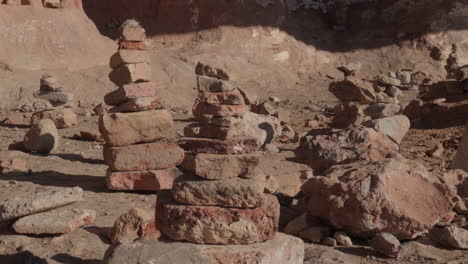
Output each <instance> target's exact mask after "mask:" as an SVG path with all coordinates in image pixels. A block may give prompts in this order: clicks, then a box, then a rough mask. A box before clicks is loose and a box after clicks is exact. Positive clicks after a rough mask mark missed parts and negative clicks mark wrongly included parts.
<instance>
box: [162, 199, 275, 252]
mask: <svg viewBox="0 0 468 264" xmlns="http://www.w3.org/2000/svg"><path fill="white" fill-rule="evenodd" d="M279 214H280V205H279V203H278V200H277V198H276V197H275V196H272V195H265V198H264V199H263V201H262V203H261V205H260V206H259V207H256V208H244V209H241V208H225V207H217V206H189V205H181V204H177V203H176V202H175V201H174V199H173V198H172V194H171V192H170V191H161V192H159V193H158V199H157V202H156V215H157V217H156V226H157V227H158V228H159V230H161V233H162V234H163V235H165V236H167V237H168V238H170V239H172V240H176V241H188V242H192V243H197V244H222V245H229V244H253V243H256V242H262V241H266V240H271V239H273V238H274V237H275V235H276V232H277V230H278V223H279Z"/></svg>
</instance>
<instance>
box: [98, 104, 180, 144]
mask: <svg viewBox="0 0 468 264" xmlns="http://www.w3.org/2000/svg"><path fill="white" fill-rule="evenodd" d="M99 131H100V132H101V134H102V136H103V137H104V140H105V141H106V143H107V144H108V145H111V146H126V145H131V144H135V143H141V142H143V143H144V142H152V141H155V140H158V139H162V138H168V139H173V138H174V136H175V134H174V131H173V121H172V116H171V114H170V113H169V112H168V111H166V110H152V111H145V112H136V113H112V114H105V115H103V116H101V118H100V119H99Z"/></svg>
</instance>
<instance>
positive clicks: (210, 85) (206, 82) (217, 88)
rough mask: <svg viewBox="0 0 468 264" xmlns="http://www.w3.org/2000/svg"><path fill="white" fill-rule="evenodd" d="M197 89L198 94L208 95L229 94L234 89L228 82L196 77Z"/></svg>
mask: <svg viewBox="0 0 468 264" xmlns="http://www.w3.org/2000/svg"><path fill="white" fill-rule="evenodd" d="M197 87H198V91H199V92H209V93H221V92H230V91H232V90H234V89H235V87H234V86H233V85H231V83H229V82H228V81H223V80H220V79H217V78H212V77H207V76H197Z"/></svg>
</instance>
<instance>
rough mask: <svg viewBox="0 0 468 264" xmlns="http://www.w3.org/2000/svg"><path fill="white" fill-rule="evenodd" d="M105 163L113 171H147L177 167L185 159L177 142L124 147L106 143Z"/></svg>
mask: <svg viewBox="0 0 468 264" xmlns="http://www.w3.org/2000/svg"><path fill="white" fill-rule="evenodd" d="M103 152H104V163H106V164H107V165H108V166H109V167H110V168H111V170H112V171H146V170H160V169H167V168H172V167H176V166H177V165H179V164H180V163H181V162H182V161H183V160H184V150H183V149H181V148H180V147H179V146H178V145H177V144H174V143H166V142H152V143H146V144H137V145H130V146H124V147H111V146H108V145H104V148H103Z"/></svg>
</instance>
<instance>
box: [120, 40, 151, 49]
mask: <svg viewBox="0 0 468 264" xmlns="http://www.w3.org/2000/svg"><path fill="white" fill-rule="evenodd" d="M119 50H148V46H147V45H146V42H144V41H119Z"/></svg>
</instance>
